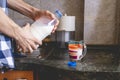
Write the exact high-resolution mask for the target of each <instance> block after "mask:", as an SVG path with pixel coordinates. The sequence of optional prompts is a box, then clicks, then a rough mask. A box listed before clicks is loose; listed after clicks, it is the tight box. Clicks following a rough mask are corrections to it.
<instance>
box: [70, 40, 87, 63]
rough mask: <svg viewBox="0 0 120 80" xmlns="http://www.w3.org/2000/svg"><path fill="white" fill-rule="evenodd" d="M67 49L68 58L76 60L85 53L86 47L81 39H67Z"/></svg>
mask: <svg viewBox="0 0 120 80" xmlns="http://www.w3.org/2000/svg"><path fill="white" fill-rule="evenodd" d="M68 50H69V57H70V60H71V61H78V60H81V59H82V58H83V57H84V56H85V55H86V52H87V47H86V45H85V43H84V42H83V41H69V42H68Z"/></svg>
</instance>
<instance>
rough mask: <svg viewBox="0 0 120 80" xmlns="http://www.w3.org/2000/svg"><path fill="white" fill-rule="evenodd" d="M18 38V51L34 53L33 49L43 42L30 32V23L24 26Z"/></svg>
mask: <svg viewBox="0 0 120 80" xmlns="http://www.w3.org/2000/svg"><path fill="white" fill-rule="evenodd" d="M18 33H19V36H18V39H17V40H16V43H17V46H18V47H17V48H18V51H20V52H23V53H32V52H33V50H36V49H37V48H38V45H41V44H42V42H41V41H39V40H37V39H36V38H35V37H34V36H33V35H32V34H31V32H30V24H27V25H26V26H24V27H23V28H22V30H21V31H20V32H18Z"/></svg>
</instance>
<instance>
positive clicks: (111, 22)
mask: <svg viewBox="0 0 120 80" xmlns="http://www.w3.org/2000/svg"><path fill="white" fill-rule="evenodd" d="M116 1H117V0H85V8H84V9H85V15H84V17H85V19H84V40H85V42H86V43H87V44H107V45H109V44H116V43H117V39H118V37H117V26H116V20H117V18H116V9H117V6H116V3H117V2H116Z"/></svg>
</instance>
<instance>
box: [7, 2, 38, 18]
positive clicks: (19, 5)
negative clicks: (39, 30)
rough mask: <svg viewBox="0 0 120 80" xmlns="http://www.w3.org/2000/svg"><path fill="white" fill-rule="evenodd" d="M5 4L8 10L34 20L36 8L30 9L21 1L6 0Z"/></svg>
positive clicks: (29, 6)
mask: <svg viewBox="0 0 120 80" xmlns="http://www.w3.org/2000/svg"><path fill="white" fill-rule="evenodd" d="M7 3H8V7H9V8H11V9H13V10H15V11H18V12H19V13H21V14H23V15H25V16H27V17H29V18H31V19H33V20H35V19H34V18H35V16H36V15H37V13H36V12H37V10H38V9H37V8H35V7H32V6H31V5H29V4H27V3H25V2H24V1H23V0H7Z"/></svg>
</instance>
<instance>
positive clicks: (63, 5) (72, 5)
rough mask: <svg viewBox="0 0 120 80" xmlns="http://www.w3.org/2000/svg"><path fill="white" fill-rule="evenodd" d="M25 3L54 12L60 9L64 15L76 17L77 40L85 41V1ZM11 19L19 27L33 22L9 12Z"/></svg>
mask: <svg viewBox="0 0 120 80" xmlns="http://www.w3.org/2000/svg"><path fill="white" fill-rule="evenodd" d="M24 1H25V2H27V3H29V4H31V5H33V6H35V7H37V8H40V9H45V10H46V9H47V10H50V11H51V12H54V11H55V10H56V9H59V10H60V11H61V12H62V13H63V14H65V13H67V14H68V15H71V16H76V32H75V34H76V35H75V38H76V40H82V39H83V21H84V16H83V15H84V0H24ZM9 13H10V17H11V18H12V19H13V20H14V21H15V22H16V23H17V24H19V25H21V26H22V25H24V24H25V23H27V22H30V23H32V22H33V21H32V20H30V19H29V18H27V17H25V16H23V15H21V14H19V13H17V12H14V11H12V10H9Z"/></svg>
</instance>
